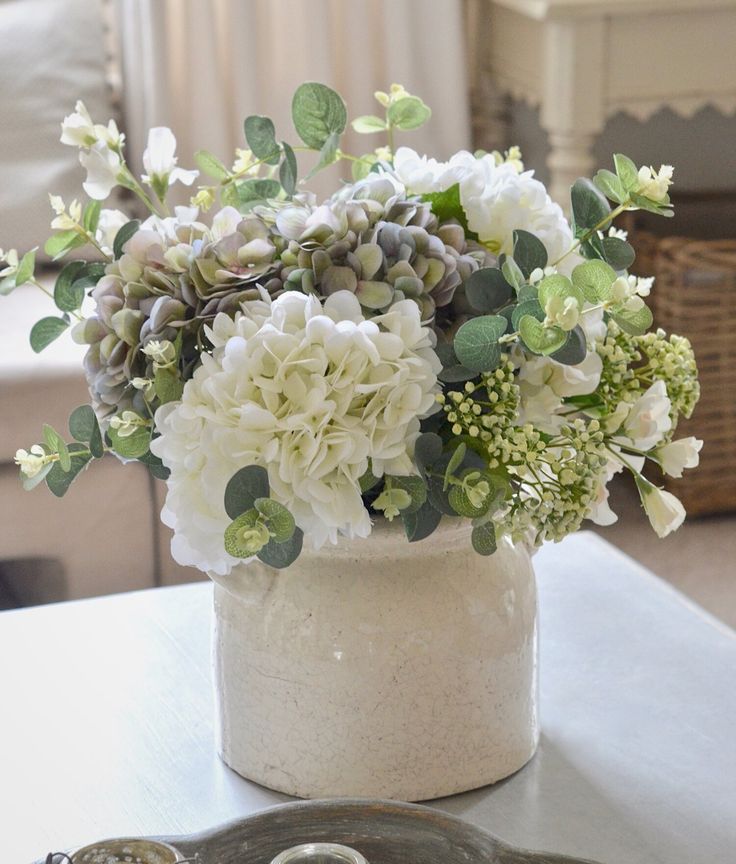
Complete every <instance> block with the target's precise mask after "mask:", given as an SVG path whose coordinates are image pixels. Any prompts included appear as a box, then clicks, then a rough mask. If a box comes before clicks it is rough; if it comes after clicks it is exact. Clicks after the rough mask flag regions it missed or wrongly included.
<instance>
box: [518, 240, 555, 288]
mask: <svg viewBox="0 0 736 864" xmlns="http://www.w3.org/2000/svg"><path fill="white" fill-rule="evenodd" d="M513 236H514V261H516V263H517V264H518V265H519V269H520V270H521V272H522V273H523V274H524V278H525V279H528V278H529V276H530V275H531V274H532V273H533V272H534V271H535V270H544V268H545V267H546V266H547V260H548V259H547V249H546V247H545V245H544V243H542V241H541V240H540V239H539V237H537V236H536V235H535V234H531V233H530V232H529V231H522V230H517V231H514V235H513Z"/></svg>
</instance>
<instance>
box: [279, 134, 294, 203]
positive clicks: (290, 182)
mask: <svg viewBox="0 0 736 864" xmlns="http://www.w3.org/2000/svg"><path fill="white" fill-rule="evenodd" d="M281 147H282V148H283V151H284V158H283V160H282V162H281V165H280V166H279V180H280V181H281V185H282V186H283V187H284V192H286V194H287V195H288V196H289V198H291V196H292V195H293V194H294V193H295V192H296V181H297V170H298V169H297V164H296V156H295V154H294V151H293V150H292V149H291V147H290V146H289V145H288V144H287V143H286V141H282V142H281Z"/></svg>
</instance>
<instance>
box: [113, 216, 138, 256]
mask: <svg viewBox="0 0 736 864" xmlns="http://www.w3.org/2000/svg"><path fill="white" fill-rule="evenodd" d="M140 227H141V223H140V219H131V220H130V222H126V223H125V225H123V226H122V227H121V228H120V229H118V233H117V234H116V235H115V240H114V242H113V244H112V254H113V257H114V258H115V260H116V261H117V259H118V258H120V256H121V255H122V254H123V246H125V244H126V243H127V242H128V240H130V238H131V237H132V236H133V235H134V234H135V233H136V231H137V230H138V229H139V228H140Z"/></svg>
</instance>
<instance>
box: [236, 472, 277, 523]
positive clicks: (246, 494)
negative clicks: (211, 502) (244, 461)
mask: <svg viewBox="0 0 736 864" xmlns="http://www.w3.org/2000/svg"><path fill="white" fill-rule="evenodd" d="M269 492H270V487H269V484H268V471H266V469H265V468H262V467H261V466H260V465H246V467H245V468H241V469H240V470H239V471H236V473H235V474H233V476H232V477H231V478H230V480H229V481H228V484H227V486H226V487H225V512H226V513H227V515H228V516H229V517H230V518H231V519H237V517H238V516H240V514H241V513H245V511H246V510H251V509H252V508H253V507H254V506H255V503H256V500H257V499H258V498H268V495H269Z"/></svg>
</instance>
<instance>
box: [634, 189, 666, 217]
mask: <svg viewBox="0 0 736 864" xmlns="http://www.w3.org/2000/svg"><path fill="white" fill-rule="evenodd" d="M631 201H632V203H633V204H635V205H636V206H637V207H638V208H639V210H646V211H648V212H649V213H656V214H657V216H667V217H668V218H669V217H670V216H674V215H675V214H674V211H673V210H671V209H668V205H669V198H667V200H666V201H664V202H662V203H661V204H658V203H657V202H656V201H650V200H649V199H648V198H645V197H644V196H643V195H637V194H636V193H635V192H632V193H631Z"/></svg>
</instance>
